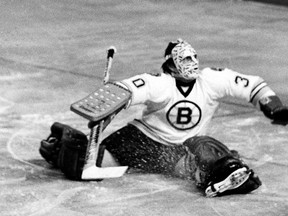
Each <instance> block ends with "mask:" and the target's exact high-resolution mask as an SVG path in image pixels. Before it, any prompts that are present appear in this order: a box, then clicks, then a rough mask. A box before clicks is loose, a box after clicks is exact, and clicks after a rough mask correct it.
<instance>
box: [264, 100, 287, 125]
mask: <svg viewBox="0 0 288 216" xmlns="http://www.w3.org/2000/svg"><path fill="white" fill-rule="evenodd" d="M259 104H260V109H261V111H262V112H263V113H264V115H265V116H266V117H268V118H270V119H272V120H273V121H272V123H273V124H281V125H287V124H288V107H287V106H284V105H283V104H282V102H281V100H280V99H279V97H278V96H276V95H274V96H269V97H265V98H262V99H260V101H259Z"/></svg>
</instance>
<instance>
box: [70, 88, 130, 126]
mask: <svg viewBox="0 0 288 216" xmlns="http://www.w3.org/2000/svg"><path fill="white" fill-rule="evenodd" d="M130 97H131V93H130V91H128V90H127V89H125V88H123V87H121V86H118V85H117V84H114V83H107V84H106V85H104V86H102V87H101V88H99V89H97V90H96V91H94V92H93V93H91V94H89V95H88V96H87V97H85V98H83V99H81V100H79V101H77V102H75V103H73V104H72V105H71V107H70V109H71V111H73V112H75V113H77V114H78V115H80V116H82V117H84V118H86V119H88V120H89V121H91V122H98V121H100V120H102V119H104V118H106V117H108V116H110V115H112V114H113V113H114V112H115V111H116V110H121V109H123V108H124V107H125V106H126V104H127V103H128V101H129V100H130Z"/></svg>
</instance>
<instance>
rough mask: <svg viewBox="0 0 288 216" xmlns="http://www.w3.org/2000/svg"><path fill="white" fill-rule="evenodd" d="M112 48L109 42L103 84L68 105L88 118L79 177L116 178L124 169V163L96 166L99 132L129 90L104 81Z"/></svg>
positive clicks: (100, 133)
mask: <svg viewBox="0 0 288 216" xmlns="http://www.w3.org/2000/svg"><path fill="white" fill-rule="evenodd" d="M115 52H116V48H115V47H113V46H112V47H110V48H109V49H108V50H107V61H106V67H105V70H104V79H103V83H104V87H103V88H99V89H98V90H96V91H95V92H93V93H92V94H90V95H88V96H87V97H85V98H83V99H82V100H80V101H77V102H76V103H74V104H72V105H71V110H72V111H74V112H75V113H77V114H79V115H81V116H82V117H84V118H86V119H88V120H89V121H90V122H89V124H88V127H89V128H90V136H89V142H88V146H87V150H86V156H85V163H84V167H83V171H82V175H81V179H82V180H99V179H105V178H117V177H121V176H123V175H124V173H125V172H126V170H127V169H128V166H118V167H98V166H96V161H97V157H98V151H99V145H100V144H101V141H102V132H103V130H104V129H105V127H106V126H107V125H108V124H109V123H110V122H111V120H112V119H113V118H114V116H115V115H116V114H117V113H118V112H120V111H121V110H122V109H123V108H124V107H125V105H126V103H127V101H128V100H129V98H130V92H129V91H127V90H126V89H123V88H121V87H119V86H117V85H115V84H111V83H108V81H109V76H110V70H111V66H112V61H113V56H114V53H115ZM107 83H108V84H107Z"/></svg>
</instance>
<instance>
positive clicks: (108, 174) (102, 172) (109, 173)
mask: <svg viewBox="0 0 288 216" xmlns="http://www.w3.org/2000/svg"><path fill="white" fill-rule="evenodd" d="M127 169H128V166H118V167H97V166H90V167H88V168H86V169H84V170H83V172H82V176H81V178H82V180H97V179H105V178H118V177H121V176H123V175H124V174H125V172H126V170H127Z"/></svg>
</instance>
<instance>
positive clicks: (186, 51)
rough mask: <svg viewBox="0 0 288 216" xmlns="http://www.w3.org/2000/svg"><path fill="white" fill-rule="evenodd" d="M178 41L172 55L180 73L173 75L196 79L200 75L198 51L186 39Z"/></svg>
mask: <svg viewBox="0 0 288 216" xmlns="http://www.w3.org/2000/svg"><path fill="white" fill-rule="evenodd" d="M177 42H178V44H177V45H176V46H175V47H174V48H173V49H172V51H171V57H172V59H173V62H174V64H175V66H176V68H177V70H178V73H174V74H173V76H174V77H176V78H177V77H178V78H184V79H185V80H194V79H196V78H197V77H198V76H199V61H198V59H197V53H196V51H195V50H194V49H193V47H192V46H191V45H190V44H189V43H187V42H186V41H183V40H181V39H178V41H177Z"/></svg>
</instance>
